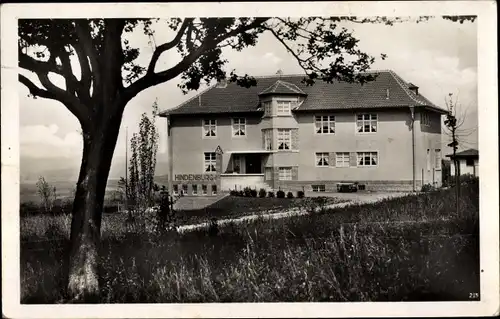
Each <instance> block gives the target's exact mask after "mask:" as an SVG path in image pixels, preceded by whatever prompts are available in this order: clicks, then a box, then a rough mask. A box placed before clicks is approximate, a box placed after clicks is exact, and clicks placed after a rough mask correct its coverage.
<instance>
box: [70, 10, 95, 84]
mask: <svg viewBox="0 0 500 319" xmlns="http://www.w3.org/2000/svg"><path fill="white" fill-rule="evenodd" d="M75 29H76V34H77V36H78V42H79V43H80V45H81V48H82V49H83V51H84V52H85V55H86V56H87V57H88V59H89V60H90V68H91V69H92V75H93V80H94V92H93V93H95V91H96V88H99V87H100V85H101V73H100V69H99V61H98V60H97V52H96V50H95V47H94V43H93V41H92V36H91V34H90V27H89V23H88V21H87V20H75Z"/></svg>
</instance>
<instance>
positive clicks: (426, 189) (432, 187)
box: [421, 184, 436, 192]
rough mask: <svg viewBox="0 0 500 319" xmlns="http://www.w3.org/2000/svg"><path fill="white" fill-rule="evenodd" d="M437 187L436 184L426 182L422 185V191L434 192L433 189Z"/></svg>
mask: <svg viewBox="0 0 500 319" xmlns="http://www.w3.org/2000/svg"><path fill="white" fill-rule="evenodd" d="M435 189H436V188H435V187H434V186H432V185H431V184H425V185H423V186H422V190H421V191H422V192H432V191H433V190H435Z"/></svg>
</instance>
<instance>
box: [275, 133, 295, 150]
mask: <svg viewBox="0 0 500 319" xmlns="http://www.w3.org/2000/svg"><path fill="white" fill-rule="evenodd" d="M277 144H278V151H285V152H286V151H291V150H292V130H291V129H286V128H280V129H278V143H277ZM281 144H283V145H285V146H286V145H288V148H280V147H281Z"/></svg>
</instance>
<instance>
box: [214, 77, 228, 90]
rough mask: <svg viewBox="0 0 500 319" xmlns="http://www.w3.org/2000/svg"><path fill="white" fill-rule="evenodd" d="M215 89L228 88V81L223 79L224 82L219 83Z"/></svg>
mask: <svg viewBox="0 0 500 319" xmlns="http://www.w3.org/2000/svg"><path fill="white" fill-rule="evenodd" d="M215 87H216V88H219V89H224V88H226V87H227V80H226V79H222V80H220V81H218V82H217V85H216V86H215Z"/></svg>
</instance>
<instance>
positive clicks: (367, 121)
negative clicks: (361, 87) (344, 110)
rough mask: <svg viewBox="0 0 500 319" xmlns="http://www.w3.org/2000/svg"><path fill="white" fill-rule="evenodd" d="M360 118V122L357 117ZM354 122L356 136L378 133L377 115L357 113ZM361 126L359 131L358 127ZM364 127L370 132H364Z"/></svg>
mask: <svg viewBox="0 0 500 319" xmlns="http://www.w3.org/2000/svg"><path fill="white" fill-rule="evenodd" d="M360 116H361V117H362V118H361V120H360V119H359V117H360ZM355 120H356V121H355V122H356V127H355V129H356V133H357V134H375V133H377V132H378V114H377V113H359V114H356V115H355ZM373 123H375V130H374V131H373ZM360 124H361V128H362V131H361V132H360V131H359V127H360ZM365 125H368V126H369V128H370V130H369V132H366V131H365Z"/></svg>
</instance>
